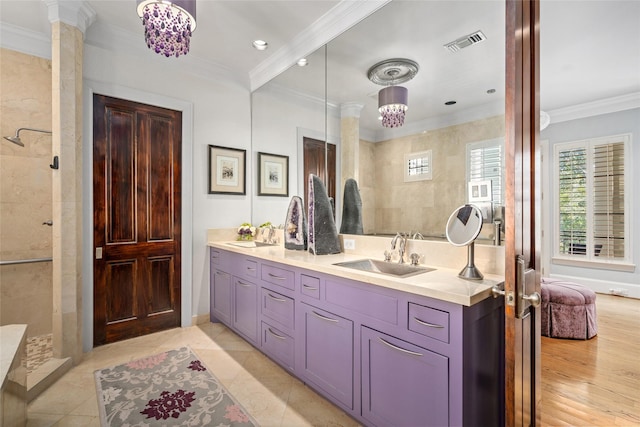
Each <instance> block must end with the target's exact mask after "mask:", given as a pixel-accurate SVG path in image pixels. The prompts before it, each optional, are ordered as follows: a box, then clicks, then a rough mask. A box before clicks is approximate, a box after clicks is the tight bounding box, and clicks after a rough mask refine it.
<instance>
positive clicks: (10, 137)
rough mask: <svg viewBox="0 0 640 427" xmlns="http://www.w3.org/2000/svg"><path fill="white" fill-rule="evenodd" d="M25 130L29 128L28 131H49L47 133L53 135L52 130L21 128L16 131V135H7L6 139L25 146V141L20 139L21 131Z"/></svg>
mask: <svg viewBox="0 0 640 427" xmlns="http://www.w3.org/2000/svg"><path fill="white" fill-rule="evenodd" d="M23 130H27V131H31V132H42V133H47V134H49V135H51V131H50V130H42V129H34V128H19V129H18V130H17V131H16V134H15V135H14V136H5V137H4V139H6V140H7V141H11V142H13V143H14V144H18V145H19V146H21V147H24V143H23V142H22V140H21V139H20V131H23Z"/></svg>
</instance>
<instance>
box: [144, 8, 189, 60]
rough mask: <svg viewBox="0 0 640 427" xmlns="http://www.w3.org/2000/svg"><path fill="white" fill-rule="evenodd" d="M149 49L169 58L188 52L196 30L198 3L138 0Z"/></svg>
mask: <svg viewBox="0 0 640 427" xmlns="http://www.w3.org/2000/svg"><path fill="white" fill-rule="evenodd" d="M137 11H138V16H139V17H140V18H141V19H142V25H143V26H144V39H145V41H146V42H147V47H148V48H149V49H151V50H153V51H155V52H156V53H158V54H160V55H164V56H166V57H167V58H168V57H170V56H175V57H176V58H177V57H178V56H180V55H186V54H187V53H188V52H189V45H190V42H191V34H192V33H193V31H194V30H195V29H196V0H174V1H168V0H138V8H137Z"/></svg>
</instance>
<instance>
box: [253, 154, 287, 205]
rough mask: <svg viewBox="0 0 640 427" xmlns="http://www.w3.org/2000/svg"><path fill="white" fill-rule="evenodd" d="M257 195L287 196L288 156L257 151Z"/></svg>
mask: <svg viewBox="0 0 640 427" xmlns="http://www.w3.org/2000/svg"><path fill="white" fill-rule="evenodd" d="M258 196H282V197H288V196H289V156H279V155H277V154H267V153H258Z"/></svg>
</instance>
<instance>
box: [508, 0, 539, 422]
mask: <svg viewBox="0 0 640 427" xmlns="http://www.w3.org/2000/svg"><path fill="white" fill-rule="evenodd" d="M539 6H540V5H539V1H537V0H507V2H506V30H507V33H506V106H505V107H506V109H505V120H506V123H505V129H506V135H505V141H506V144H505V145H506V156H505V160H506V162H505V163H506V164H505V166H506V175H505V180H506V209H505V294H506V304H505V390H506V405H505V406H506V410H505V417H506V425H507V426H533V425H539V424H540V402H541V389H540V308H536V304H535V302H532V301H531V300H528V299H527V298H528V297H531V296H534V295H535V294H536V293H537V294H538V296H539V295H540V273H539V272H540V224H541V220H540V207H539V206H538V204H539V202H540V200H541V198H540V190H539V188H538V182H539V181H538V180H537V179H536V177H537V176H538V174H537V173H536V164H537V161H538V160H537V156H536V151H537V144H538V139H539V131H538V129H539V121H540V102H539V87H540V83H539V74H540V73H539V46H540V44H539V25H538V24H539V16H540V9H539Z"/></svg>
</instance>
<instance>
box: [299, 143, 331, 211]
mask: <svg viewBox="0 0 640 427" xmlns="http://www.w3.org/2000/svg"><path fill="white" fill-rule="evenodd" d="M303 144H304V147H303V151H304V156H303V157H304V159H303V162H304V197H303V200H304V201H305V206H308V201H307V197H308V194H309V174H314V175H316V176H317V177H319V178H320V179H321V180H322V182H323V183H324V184H325V188H326V190H327V195H328V196H329V197H332V198H333V200H335V198H336V146H335V144H325V142H324V141H319V140H317V139H312V138H306V137H305V138H304V139H303ZM325 159H326V160H325ZM325 166H326V167H325ZM325 171H326V175H325ZM334 206H335V203H334ZM334 215H335V212H334Z"/></svg>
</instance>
